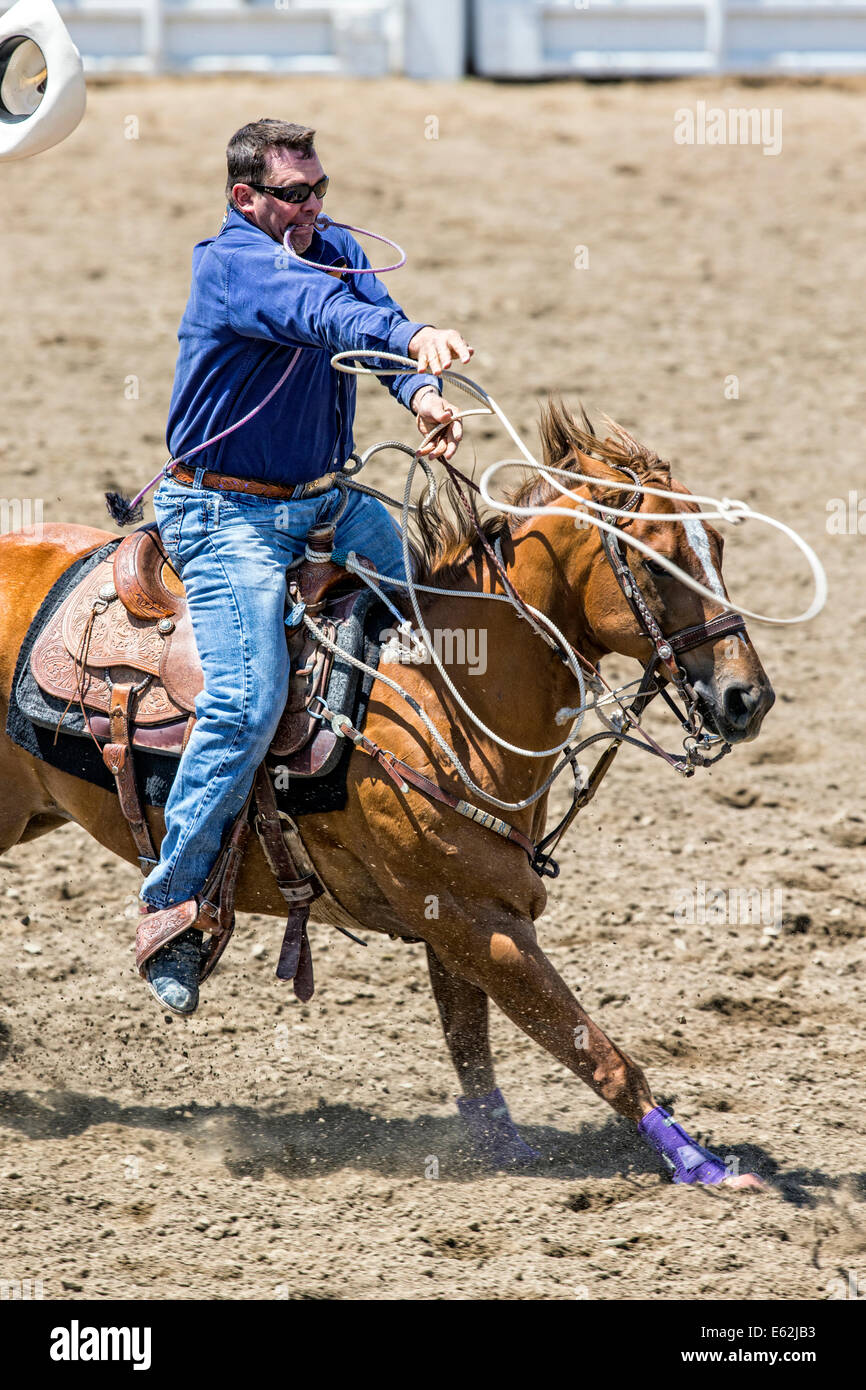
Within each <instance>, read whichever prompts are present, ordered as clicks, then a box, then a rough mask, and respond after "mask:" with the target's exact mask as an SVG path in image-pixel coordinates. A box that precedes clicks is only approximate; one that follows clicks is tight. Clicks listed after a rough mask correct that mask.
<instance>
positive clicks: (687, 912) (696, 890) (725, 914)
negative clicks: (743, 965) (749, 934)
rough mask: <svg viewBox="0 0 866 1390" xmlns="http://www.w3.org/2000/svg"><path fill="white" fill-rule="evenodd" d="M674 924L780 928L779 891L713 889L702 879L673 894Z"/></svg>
mask: <svg viewBox="0 0 866 1390" xmlns="http://www.w3.org/2000/svg"><path fill="white" fill-rule="evenodd" d="M673 913H674V921H675V922H677V923H680V924H683V925H687V926H699V927H705V926H729V927H742V926H763V927H774V928H776V929H777V930H778V929H780V928H781V926H782V890H781V888H746V887H742V886H739V885H734V886H732V887H727V888H722V887H713V886H712V885H711V884H707V883H705V882H704V880H703V879H698V880H697V882H696V883H692V884H689V886H688V887H686V888H681V889H679V890H678V891H677V893H676V894H675V900H674V909H673Z"/></svg>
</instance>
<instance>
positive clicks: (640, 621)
mask: <svg viewBox="0 0 866 1390" xmlns="http://www.w3.org/2000/svg"><path fill="white" fill-rule="evenodd" d="M617 468H618V469H619V471H620V472H622V473H625V474H626V475H627V476H628V477H629V478H631V479H632V481H633V482H634V483H635V485H636V487H635V491H634V492H632V494H631V495H630V496H629V497H628V498H627V500H626V501H625V502H624V503H623V505H622V507H621V508H620V510H621V511H627V512H637V511H638V509H639V507H640V500H641V492H640V480H639V479H638V476H637V474H636V473H634V472H633V471H632V470H631V469H630V468H626V467H624V466H623V465H622V464H617ZM615 525H617V526H618V527H619V526H621V525H622V523H621V522H616V523H615ZM600 535H601V544H602V551H603V553H604V555H605V557H606V559H607V561H608V563H609V565H610V567H611V569H612V570H613V574H614V578H615V579H616V582H617V584H618V585H619V588H620V592H621V593H622V596H623V598H624V599H625V601H626V603H627V604H628V607H629V608H630V609H631V612H632V614H633V615H634V618H635V621H636V622H637V625H638V629H639V631H640V634H641V636H642V637H646V638H647V640H648V641H649V642H651V643H652V646H653V656H652V658H651V659H650V661H649V663H648V664H647V665H646V666H645V667H644V675H643V680H642V681H641V684H640V687H639V689H638V691H637V694H636V696H635V697H634V700H633V701H632V709H634V710H635V712H636V713H637V714H640V713H641V712H642V711H643V709H645V708H646V705H647V704H648V703H649V701H650V700H651V699H652V698H653V697H654V696H655V695H657V694H661V695H662V696H663V698H664V699H665V701H666V703H667V704H668V705H669V706H670V708H671V709H672V710H673V711H674V713H675V714H676V715H677V717H678V718H679V719H680V722H681V723H682V725H683V728H684V729H685V730H686V733H687V738H686V740H685V748H686V757H685V766H683V765H682V764H683V761H684V760H683V759H681V758H673V757H672V755H670V754H667V755H665V756H666V757H667V760H668V761H669V762H670V761H673V763H674V766H677V767H678V770H679V771H682V772H684V773H685V774H686V775H687V776H688V775H690V774H691V773H692V772H693V771H694V767H695V766H696V765H697V766H706V764H707V763H710V762H716V761H717V760H718V759H719V758H720V757H723V756H724V754H725V753H729V752H730V744H728V743H725V742H724V741H723V740H720V739H719V736H718V735H710V734H707V733H706V732H705V731H704V721H703V716H702V714H701V712H700V701H699V699H698V696H697V694H696V692H695V690H694V687H693V686H692V684H691V682H690V681H689V678H688V675H687V674H686V671H685V670H684V668H683V667H682V666H681V665H680V663H679V661H678V660H677V657H679V656H681V655H682V654H683V653H684V652H689V651H692V650H693V649H694V648H695V647H700V646H702V645H703V643H704V642H714V641H716V640H717V639H718V638H719V637H727V636H730V635H732V634H733V633H738V632H745V630H746V622H745V619H744V618H743V617H742V615H741V614H739V613H720V614H719V615H718V616H717V617H715V618H709V619H705V620H704V621H703V622H700V623H693V624H691V625H690V626H689V627H683V628H680V629H679V630H678V631H677V632H674V633H670V634H667V633H664V632H662V629H661V627H660V625H659V623H658V621H657V619H656V617H655V615H654V613H653V612H652V610H651V608H650V606H649V604H648V603H647V600H646V598H645V597H644V594H643V592H642V590H641V587H640V585H639V584H638V582H637V580H636V579H635V576H634V574H633V573H632V571H631V569H630V568H629V564H628V560H627V558H626V554H625V548H624V546H623V542H622V541H621V540H620V538H619V536H618V535H617V534H616V532H615V531H601V532H600ZM660 679H661V683H660ZM668 683H669V684H670V685H672V686H673V687H674V690H675V691H676V694H677V696H679V699H680V700H681V701H682V706H683V708H682V710H680V709H678V708H677V705H676V702H675V699H674V698H673V697H672V696H671V694H670V692H669V691H668V690H666V689H665V685H666V684H668ZM719 741H721V742H722V747H721V749H720V750H719V751H718V752H717V753H716V754H715V755H714V756H713V757H707V756H706V752H705V751H704V750H705V748H706V746H708V745H709V744H710V743H711V742H719ZM701 745H703V746H704V747H703V748H702V747H701ZM660 751H662V752H663V751H664V750H660Z"/></svg>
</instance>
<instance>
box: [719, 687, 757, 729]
mask: <svg viewBox="0 0 866 1390" xmlns="http://www.w3.org/2000/svg"><path fill="white" fill-rule="evenodd" d="M758 699H759V696H758V692H757V690H755V688H754V686H750V685H729V686H728V688H727V689H726V691H725V718H726V719H727V720H728V721H729V723H731V724H732V725H733V726H734V727H735V728H737V729H742V728H745V726H746V725H747V724H748V722H749V720H750V719H751V717H752V715H753V714H754V712H755V708H756V706H757V704H758Z"/></svg>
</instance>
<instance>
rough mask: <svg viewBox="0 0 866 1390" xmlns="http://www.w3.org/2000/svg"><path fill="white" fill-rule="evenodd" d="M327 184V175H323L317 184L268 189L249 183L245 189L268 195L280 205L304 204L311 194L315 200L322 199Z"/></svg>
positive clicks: (264, 184) (299, 184)
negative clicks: (252, 189) (277, 200)
mask: <svg viewBox="0 0 866 1390" xmlns="http://www.w3.org/2000/svg"><path fill="white" fill-rule="evenodd" d="M329 182H330V180H329V179H328V175H327V174H325V175H324V176H323V177H322V178H320V179H319V182H318V183H290V184H288V185H287V186H286V187H284V188H270V187H269V186H268V184H266V183H250V184H247V187H248V188H254V189H255V191H256V192H257V193H270V195H271V197H272V198H279V200H280V202H281V203H305V202H306V201H307V199H308V198H309V196H310V194H311V193H315V195H316V197H317V198H324V196H325V194H326V193H327V191H328V183H329Z"/></svg>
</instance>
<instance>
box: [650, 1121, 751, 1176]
mask: <svg viewBox="0 0 866 1390" xmlns="http://www.w3.org/2000/svg"><path fill="white" fill-rule="evenodd" d="M638 1132H639V1133H640V1134H641V1135H642V1136H643V1138H644V1139H645V1140H646V1141H647V1143H648V1144H649V1145H650V1147H651V1148H653V1149H655V1151H656V1153H657V1154H660V1155H661V1158H662V1161H663V1163H664V1165H665V1167H666V1168H667V1169H668V1171H669V1172H670V1174H671V1180H672V1181H673V1182H684V1183H693V1182H703V1183H719V1182H723V1181H724V1179H725V1178H729V1177H731V1173H730V1172H729V1170H728V1169H727V1168H726V1167H725V1165H724V1163H723V1162H722V1160H721V1159H720V1158H717V1157H716V1155H715V1154H712V1153H710V1152H709V1150H708V1149H702V1148H701V1146H700V1144H696V1143H695V1141H694V1139H692V1138H690V1136H689V1135H688V1134H686V1131H685V1130H684V1129H683V1127H682V1126H681V1125H678V1124H677V1123H676V1121H675V1120H674V1119H673V1117H672V1116H671V1115H669V1114H668V1112H667V1110H662V1108H661V1106H660V1105H657V1106H656V1108H655V1110H651V1111H650V1112H649V1114H648V1115H644V1117H643V1119H642V1120H641V1121H640V1123H639V1124H638Z"/></svg>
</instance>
